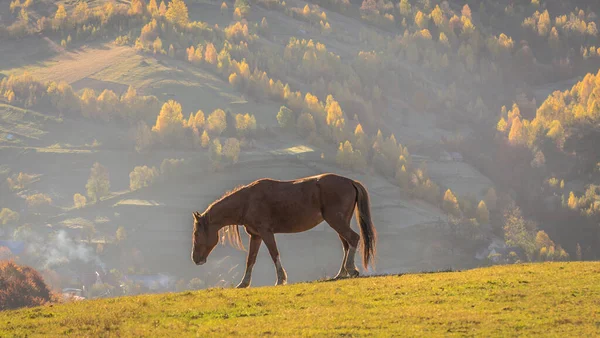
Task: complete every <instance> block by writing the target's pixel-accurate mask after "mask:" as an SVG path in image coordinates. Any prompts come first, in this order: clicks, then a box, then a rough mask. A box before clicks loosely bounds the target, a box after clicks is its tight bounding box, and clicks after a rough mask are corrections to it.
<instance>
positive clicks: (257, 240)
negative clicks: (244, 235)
mask: <svg viewBox="0 0 600 338" xmlns="http://www.w3.org/2000/svg"><path fill="white" fill-rule="evenodd" d="M261 243H262V238H261V237H260V236H258V235H250V249H248V257H247V258H246V273H244V278H243V279H242V281H241V282H240V284H238V286H237V287H238V288H247V287H249V286H250V282H251V281H252V268H253V267H254V263H255V262H256V256H257V255H258V249H260V244H261Z"/></svg>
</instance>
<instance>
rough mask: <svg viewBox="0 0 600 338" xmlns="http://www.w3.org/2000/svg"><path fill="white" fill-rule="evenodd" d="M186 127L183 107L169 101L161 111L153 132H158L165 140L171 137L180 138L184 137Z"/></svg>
mask: <svg viewBox="0 0 600 338" xmlns="http://www.w3.org/2000/svg"><path fill="white" fill-rule="evenodd" d="M184 126H185V122H184V120H183V114H182V113H181V105H180V104H179V102H177V101H174V100H169V101H167V102H165V104H163V106H162V108H161V109H160V113H159V114H158V117H157V118H156V124H155V125H154V127H152V131H154V132H157V133H158V135H160V136H161V137H163V138H164V137H167V136H169V135H175V136H176V137H179V136H182V135H183V129H184Z"/></svg>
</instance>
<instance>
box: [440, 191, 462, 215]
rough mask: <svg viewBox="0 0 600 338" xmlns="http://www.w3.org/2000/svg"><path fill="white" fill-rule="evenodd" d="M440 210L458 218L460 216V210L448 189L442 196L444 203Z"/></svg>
mask: <svg viewBox="0 0 600 338" xmlns="http://www.w3.org/2000/svg"><path fill="white" fill-rule="evenodd" d="M442 209H444V211H446V212H447V213H449V214H451V215H453V216H455V217H459V216H460V208H459V206H458V199H457V198H456V196H454V194H453V193H452V191H451V190H450V189H448V190H446V193H445V194H444V201H443V202H442Z"/></svg>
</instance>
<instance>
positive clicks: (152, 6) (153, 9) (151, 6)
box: [147, 0, 158, 16]
mask: <svg viewBox="0 0 600 338" xmlns="http://www.w3.org/2000/svg"><path fill="white" fill-rule="evenodd" d="M147 8H148V12H150V14H151V15H153V16H154V15H157V14H158V5H157V4H156V0H150V1H149V2H148V7H147Z"/></svg>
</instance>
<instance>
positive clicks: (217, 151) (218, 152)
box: [209, 138, 223, 167]
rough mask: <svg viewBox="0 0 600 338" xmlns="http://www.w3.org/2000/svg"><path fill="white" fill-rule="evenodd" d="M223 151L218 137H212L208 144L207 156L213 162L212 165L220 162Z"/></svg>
mask: <svg viewBox="0 0 600 338" xmlns="http://www.w3.org/2000/svg"><path fill="white" fill-rule="evenodd" d="M222 153H223V147H222V146H221V141H219V139H218V138H216V139H214V140H213V141H212V143H211V144H210V148H209V157H210V160H211V161H212V163H213V166H215V167H216V166H218V165H219V163H220V162H221V157H222Z"/></svg>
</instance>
